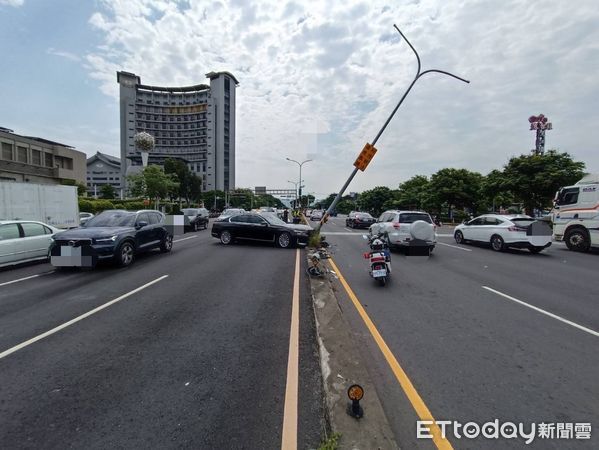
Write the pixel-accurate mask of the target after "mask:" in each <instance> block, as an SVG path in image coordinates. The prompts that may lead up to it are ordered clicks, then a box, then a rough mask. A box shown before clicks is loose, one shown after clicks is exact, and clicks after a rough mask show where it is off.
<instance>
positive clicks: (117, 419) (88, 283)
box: [0, 230, 323, 449]
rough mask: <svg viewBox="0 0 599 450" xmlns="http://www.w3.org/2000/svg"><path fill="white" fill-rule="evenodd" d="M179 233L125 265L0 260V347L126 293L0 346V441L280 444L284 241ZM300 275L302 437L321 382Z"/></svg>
mask: <svg viewBox="0 0 599 450" xmlns="http://www.w3.org/2000/svg"><path fill="white" fill-rule="evenodd" d="M178 239H184V240H180V241H179V242H176V243H175V244H174V248H173V251H172V252H171V253H170V254H166V255H162V254H160V253H158V252H153V253H151V254H147V255H143V256H141V257H140V258H138V260H137V261H136V262H135V263H134V265H133V266H131V267H130V268H126V269H119V268H115V267H110V266H106V267H99V268H97V269H96V270H93V271H91V270H83V271H80V270H73V271H60V272H57V271H53V268H52V267H51V266H50V265H49V264H45V263H43V264H34V265H28V266H25V267H18V268H13V269H9V270H2V271H0V355H2V352H6V351H7V350H9V349H13V350H15V346H18V345H20V344H23V343H26V344H27V343H28V341H29V340H31V339H32V338H34V337H36V336H39V335H40V334H42V333H45V332H47V331H48V330H52V329H54V328H55V327H60V326H61V325H63V324H65V323H67V322H68V321H71V320H73V319H75V318H77V317H80V316H81V315H83V314H86V313H88V312H90V311H93V310H94V309H95V308H98V307H100V306H102V305H106V304H107V302H110V301H111V300H115V299H119V298H121V297H122V296H123V295H125V294H128V293H130V295H128V296H127V297H125V298H122V299H120V300H119V301H117V302H115V303H113V304H110V305H109V306H107V307H105V308H104V309H101V310H99V311H97V312H95V313H94V314H92V315H89V316H87V317H85V318H82V320H80V321H77V322H75V323H72V324H71V325H69V326H67V327H65V328H63V329H60V330H59V331H57V332H55V333H53V334H50V335H48V336H46V337H43V338H42V339H40V340H37V341H35V342H30V343H29V345H25V346H23V347H22V348H17V349H16V350H15V351H14V352H12V353H10V354H7V355H4V356H0V424H1V425H0V443H1V445H0V446H1V447H2V448H6V449H8V448H10V449H13V448H32V449H33V448H35V449H39V448H57V449H59V448H60V449H64V448H85V449H91V448H194V449H198V448H227V449H228V448H231V449H242V448H246V449H257V448H260V449H263V448H264V449H266V448H281V439H282V428H283V420H284V418H283V414H284V405H285V401H286V384H287V381H286V380H287V376H288V373H287V366H288V357H289V348H290V345H289V342H290V324H291V311H292V293H293V284H294V271H295V264H296V251H295V250H281V249H275V248H273V247H272V246H262V245H232V246H228V247H225V246H222V245H221V244H220V243H219V242H218V241H217V240H216V239H214V238H212V237H211V236H210V231H209V230H208V231H199V232H197V233H189V234H186V235H185V236H179V237H178ZM303 259H304V258H300V261H302V264H303ZM300 273H301V274H302V275H301V277H300V283H299V294H300V295H299V317H300V321H299V322H300V325H299V371H298V372H299V375H298V376H299V393H300V398H299V407H298V408H296V410H297V411H296V412H297V414H298V417H299V418H298V420H297V422H298V431H297V435H298V444H299V445H298V447H299V448H314V447H317V446H318V443H319V440H320V438H321V430H322V417H323V411H322V408H321V405H322V391H321V380H320V369H319V366H318V347H317V343H316V337H315V329H314V317H313V313H312V309H311V308H312V306H311V300H310V296H309V286H308V282H307V280H306V279H305V277H304V276H303V274H304V270H303V269H302V270H300ZM27 277H31V278H27ZM161 277H163V278H161ZM22 278H27V279H24V280H22V281H18V282H14V283H10V282H12V281H15V280H20V279H22ZM148 283H153V284H148ZM144 286H145V287H144ZM142 287H143V288H142ZM139 288H142V289H139ZM136 290H137V291H136ZM132 291H133V292H132Z"/></svg>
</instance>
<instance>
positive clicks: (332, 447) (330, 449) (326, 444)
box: [318, 433, 341, 450]
mask: <svg viewBox="0 0 599 450" xmlns="http://www.w3.org/2000/svg"><path fill="white" fill-rule="evenodd" d="M340 438H341V434H340V433H333V434H331V435H330V436H329V437H327V438H326V439H325V440H324V441H323V442H322V443H321V444H320V446H319V447H318V450H337V449H338V448H339V439H340Z"/></svg>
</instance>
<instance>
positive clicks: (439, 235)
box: [437, 233, 453, 237]
mask: <svg viewBox="0 0 599 450" xmlns="http://www.w3.org/2000/svg"><path fill="white" fill-rule="evenodd" d="M437 237H453V234H439V233H437Z"/></svg>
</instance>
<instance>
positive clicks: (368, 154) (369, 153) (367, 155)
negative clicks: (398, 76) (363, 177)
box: [316, 24, 470, 231]
mask: <svg viewBox="0 0 599 450" xmlns="http://www.w3.org/2000/svg"><path fill="white" fill-rule="evenodd" d="M393 26H394V27H395V29H396V30H397V32H398V33H399V34H400V35H401V37H402V38H403V40H404V41H406V43H407V44H408V45H409V46H410V48H411V49H412V51H413V52H414V55H416V60H417V62H418V70H417V71H416V76H415V77H414V79H413V80H412V83H411V84H410V86H409V87H408V89H407V90H406V92H405V93H404V95H403V96H402V97H401V99H400V100H399V103H398V104H397V106H396V107H395V109H393V111H392V112H391V114H390V115H389V117H388V118H387V120H386V121H385V123H384V124H383V127H382V128H381V129H380V130H379V132H378V133H377V135H376V136H375V138H374V140H373V141H372V144H370V143H366V145H365V146H364V148H363V149H362V152H361V153H360V154H359V155H358V158H357V159H356V161H355V162H354V166H355V168H354V170H353V171H352V173H351V175H350V176H349V178H348V179H347V181H346V182H345V184H344V185H343V187H342V188H341V189H340V190H339V193H338V194H337V196H336V197H335V200H333V203H331V204H330V205H329V208H328V209H327V211H326V213H325V214H324V215H323V216H322V219H321V220H320V222H319V223H318V225H317V226H316V231H320V228H321V227H322V225H323V224H324V223H325V222H326V221H327V220H328V216H329V214H330V213H331V211H333V210H334V209H335V207H336V206H337V203H339V200H340V199H341V197H342V196H343V193H344V192H345V190H346V189H347V187H348V186H349V183H351V181H352V180H353V179H354V177H355V176H356V173H358V170H361V171H364V170H366V166H368V164H369V163H370V160H371V159H372V158H373V157H374V155H375V153H376V152H377V149H376V148H375V146H374V145H375V144H376V143H377V141H378V140H379V138H380V137H381V135H382V134H383V132H384V131H385V129H386V128H387V125H389V122H391V119H393V116H394V115H395V113H396V112H397V110H398V109H399V107H400V106H401V104H402V103H403V101H404V100H405V98H406V97H407V95H408V94H409V93H410V91H411V90H412V87H414V84H416V81H418V80H419V79H420V77H421V76H423V75H426V74H428V73H441V74H443V75H448V76H450V77H453V78H455V79H457V80H460V81H463V82H464V83H470V81H468V80H465V79H464V78H461V77H458V76H457V75H454V74H452V73H449V72H446V71H444V70H438V69H430V70H425V71H424V72H420V68H421V65H420V56H419V55H418V52H417V51H416V49H415V48H414V47H413V46H412V44H411V43H410V41H408V39H407V38H406V37H405V36H404V35H403V33H402V32H401V30H400V29H399V28H398V27H397V25H395V24H394V25H393Z"/></svg>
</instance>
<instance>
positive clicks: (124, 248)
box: [115, 242, 135, 267]
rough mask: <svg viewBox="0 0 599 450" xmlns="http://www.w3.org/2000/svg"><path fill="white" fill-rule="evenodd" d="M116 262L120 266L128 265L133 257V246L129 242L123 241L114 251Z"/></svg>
mask: <svg viewBox="0 0 599 450" xmlns="http://www.w3.org/2000/svg"><path fill="white" fill-rule="evenodd" d="M115 256H116V262H117V264H118V265H119V266H121V267H127V266H130V265H131V264H132V263H133V260H134V259H135V248H134V247H133V244H132V243H131V242H123V243H122V244H121V245H120V246H119V248H118V250H117V252H116V255H115Z"/></svg>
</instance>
